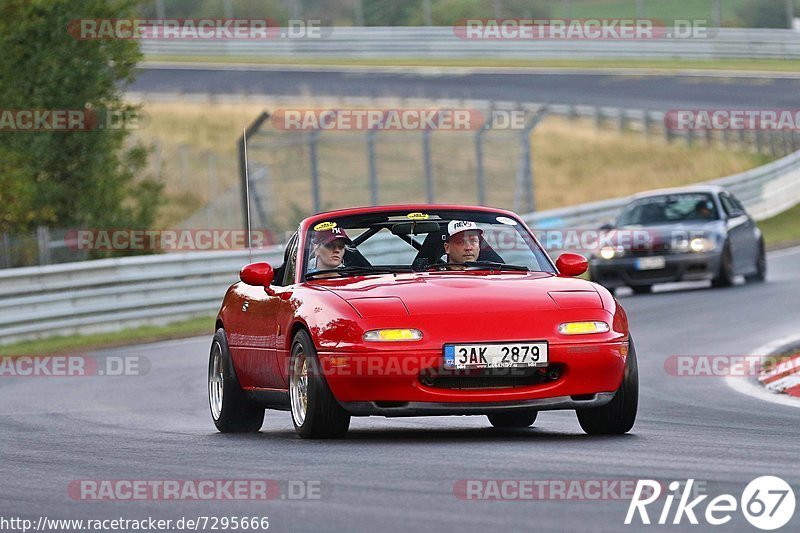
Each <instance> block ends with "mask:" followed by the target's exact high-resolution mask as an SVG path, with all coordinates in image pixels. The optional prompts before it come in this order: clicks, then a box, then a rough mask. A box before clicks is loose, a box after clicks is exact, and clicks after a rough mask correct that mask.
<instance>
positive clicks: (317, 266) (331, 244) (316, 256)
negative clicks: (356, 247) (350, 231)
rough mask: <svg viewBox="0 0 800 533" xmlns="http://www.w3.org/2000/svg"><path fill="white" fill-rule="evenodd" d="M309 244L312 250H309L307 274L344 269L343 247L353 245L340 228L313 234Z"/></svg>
mask: <svg viewBox="0 0 800 533" xmlns="http://www.w3.org/2000/svg"><path fill="white" fill-rule="evenodd" d="M311 243H312V244H313V245H314V248H313V249H312V250H311V259H309V260H308V270H307V272H309V273H311V272H316V271H317V270H332V269H334V268H342V267H344V251H345V247H346V245H348V244H353V241H351V240H350V237H348V236H347V233H345V231H344V230H343V229H342V228H338V227H337V228H332V229H329V230H325V231H317V232H315V233H314V236H313V237H312V239H311ZM331 275H335V274H331Z"/></svg>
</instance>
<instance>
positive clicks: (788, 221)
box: [758, 205, 800, 250]
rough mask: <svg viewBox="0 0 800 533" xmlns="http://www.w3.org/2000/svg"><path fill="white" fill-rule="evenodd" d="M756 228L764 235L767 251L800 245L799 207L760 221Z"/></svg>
mask: <svg viewBox="0 0 800 533" xmlns="http://www.w3.org/2000/svg"><path fill="white" fill-rule="evenodd" d="M758 227H759V228H761V231H762V232H763V233H764V243H765V244H766V246H767V249H770V250H775V249H778V248H786V247H789V246H792V245H794V244H800V205H796V206H794V207H793V208H791V209H789V210H787V211H784V212H783V213H781V214H779V215H775V216H774V217H772V218H768V219H765V220H762V221H761V222H759V223H758Z"/></svg>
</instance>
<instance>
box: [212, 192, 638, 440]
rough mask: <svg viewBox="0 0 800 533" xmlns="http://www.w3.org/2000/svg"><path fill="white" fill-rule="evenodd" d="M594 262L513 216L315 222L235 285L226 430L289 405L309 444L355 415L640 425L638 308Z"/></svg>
mask: <svg viewBox="0 0 800 533" xmlns="http://www.w3.org/2000/svg"><path fill="white" fill-rule="evenodd" d="M586 269H587V260H586V259H585V258H584V257H582V256H580V255H575V254H563V255H561V256H560V257H559V259H558V261H556V262H555V264H554V263H553V261H552V260H551V259H550V258H549V257H548V255H547V253H546V252H545V251H544V249H543V248H542V246H541V245H540V244H539V242H538V241H537V240H536V237H535V236H534V235H533V233H532V232H531V230H530V229H529V228H528V227H527V226H526V225H525V223H524V222H523V221H522V219H521V218H520V217H519V216H517V215H516V214H514V213H511V212H509V211H503V210H498V209H491V208H484V207H465V206H446V205H408V206H387V207H367V208H357V209H347V210H341V211H333V212H329V213H322V214H319V215H314V216H312V217H309V218H307V219H305V220H303V221H302V222H301V223H300V226H299V228H298V231H297V233H296V234H295V235H294V236H292V238H291V239H290V240H289V241H288V244H287V245H286V251H285V255H284V260H283V264H282V265H280V266H277V267H274V268H273V267H272V266H271V265H269V264H267V263H253V264H250V265H247V266H245V267H244V268H243V269H242V270H241V272H240V278H241V281H240V282H238V283H236V284H234V285H233V286H231V287H230V288H229V289H228V292H227V294H226V295H225V299H224V301H223V303H222V308H221V309H220V312H219V315H218V317H217V323H216V333H215V335H214V339H213V342H212V345H211V355H210V360H209V369H208V395H209V403H210V407H211V415H212V418H213V420H214V424H215V425H216V427H217V428H218V429H219V430H220V431H223V432H242V431H259V429H260V428H261V425H262V423H263V420H264V411H265V409H268V408H269V409H278V410H284V411H287V410H288V411H290V412H291V415H292V420H293V422H294V426H295V428H296V430H297V433H298V434H299V435H300V436H301V437H305V438H330V437H339V436H342V435H344V434H345V433H346V432H347V429H348V427H349V425H350V418H351V417H352V416H369V415H382V416H387V417H392V416H430V415H487V416H488V419H489V422H490V423H491V424H492V425H493V426H496V427H504V428H521V427H528V426H530V425H532V424H533V423H534V421H535V419H536V415H537V413H538V412H539V411H542V410H550V409H574V410H576V411H577V415H578V421H579V423H580V425H581V427H582V428H583V429H584V431H586V432H587V433H591V434H614V433H625V432H627V431H629V430H630V429H631V427H632V426H633V423H634V420H635V418H636V409H637V403H638V372H637V365H636V352H635V350H634V346H633V340H632V339H631V336H630V333H629V331H628V321H627V318H626V315H625V311H624V310H623V309H622V307H621V306H620V305H619V303H618V302H617V301H616V300H615V299H614V297H613V296H612V295H611V294H610V293H609V291H607V290H606V289H604V288H603V287H601V286H599V285H597V284H594V283H591V282H589V281H586V280H583V279H580V278H578V277H577V276H579V275H581V274H582V273H583V272H585V271H586Z"/></svg>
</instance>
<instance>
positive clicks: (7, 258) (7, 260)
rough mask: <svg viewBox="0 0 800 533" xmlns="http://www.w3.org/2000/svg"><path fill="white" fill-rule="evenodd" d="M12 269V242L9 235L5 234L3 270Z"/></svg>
mask: <svg viewBox="0 0 800 533" xmlns="http://www.w3.org/2000/svg"><path fill="white" fill-rule="evenodd" d="M10 267H11V242H10V241H9V239H8V233H3V268H10Z"/></svg>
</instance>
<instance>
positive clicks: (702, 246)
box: [689, 237, 717, 252]
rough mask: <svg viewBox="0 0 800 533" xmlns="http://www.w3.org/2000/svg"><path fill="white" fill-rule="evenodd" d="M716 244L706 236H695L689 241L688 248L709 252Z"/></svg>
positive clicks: (694, 250)
mask: <svg viewBox="0 0 800 533" xmlns="http://www.w3.org/2000/svg"><path fill="white" fill-rule="evenodd" d="M716 246H717V245H716V243H715V242H714V241H713V240H712V239H709V238H707V237H695V238H694V239H692V240H691V241H690V242H689V249H690V250H691V251H693V252H710V251H711V250H713V249H714V248H716Z"/></svg>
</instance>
